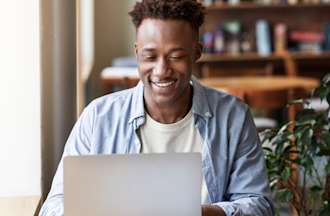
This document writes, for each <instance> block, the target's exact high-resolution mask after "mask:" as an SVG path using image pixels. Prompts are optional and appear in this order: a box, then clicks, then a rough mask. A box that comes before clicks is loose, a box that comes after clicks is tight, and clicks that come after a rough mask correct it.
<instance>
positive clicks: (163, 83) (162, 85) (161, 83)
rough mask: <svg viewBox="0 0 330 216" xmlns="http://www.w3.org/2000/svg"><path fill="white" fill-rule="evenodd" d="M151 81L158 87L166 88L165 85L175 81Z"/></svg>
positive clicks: (167, 85)
mask: <svg viewBox="0 0 330 216" xmlns="http://www.w3.org/2000/svg"><path fill="white" fill-rule="evenodd" d="M151 83H152V84H154V85H155V86H157V87H160V88H167V87H169V86H171V85H173V84H174V83H175V81H160V82H152V81H151Z"/></svg>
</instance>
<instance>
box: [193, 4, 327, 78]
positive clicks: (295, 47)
mask: <svg viewBox="0 0 330 216" xmlns="http://www.w3.org/2000/svg"><path fill="white" fill-rule="evenodd" d="M329 11H330V3H315V1H314V3H297V4H293V5H291V4H282V3H281V4H256V3H253V2H252V1H251V2H242V3H236V4H228V3H224V2H221V3H217V1H216V2H215V3H212V4H210V5H208V6H206V19H205V23H204V25H203V26H202V31H201V34H202V35H201V38H202V40H203V42H204V46H205V44H207V43H205V42H208V41H207V40H205V37H204V36H205V35H204V34H205V33H210V32H211V33H212V34H213V35H212V36H213V39H212V40H213V41H212V43H213V47H212V48H213V50H210V49H209V50H207V49H206V52H205V53H204V54H203V56H202V58H201V59H200V61H199V63H200V71H201V76H218V75H219V76H228V75H230V74H226V69H229V71H233V70H239V69H244V70H245V71H246V69H247V67H251V68H255V67H259V68H260V69H262V68H267V67H268V68H270V67H271V70H272V73H275V74H299V75H302V76H311V77H316V78H320V77H322V76H323V75H324V74H325V73H329V72H330V49H329V47H327V48H326V49H325V43H324V41H325V38H326V36H325V35H326V33H325V32H326V30H325V29H326V26H327V25H330V12H329ZM259 20H263V21H266V22H267V24H268V28H269V29H268V32H269V36H270V37H269V40H270V41H269V46H270V49H271V50H270V52H269V53H268V54H266V55H260V54H259V53H260V50H258V44H257V43H258V41H257V36H256V34H257V33H256V32H257V27H256V23H257V22H258V21H259ZM230 22H236V24H237V23H238V24H239V35H236V37H237V38H236V39H237V40H238V41H239V43H242V41H243V40H244V39H243V36H242V35H248V37H247V38H249V39H248V40H249V41H250V49H249V50H247V51H244V50H243V49H242V45H241V44H240V45H239V48H237V47H236V51H234V52H232V51H231V52H228V51H227V47H225V46H226V45H224V44H228V41H226V40H228V36H226V35H225V34H226V30H223V29H225V27H224V26H225V25H226V23H230ZM277 24H282V25H284V27H285V39H284V40H285V41H284V43H283V42H282V43H283V44H284V45H285V47H284V48H282V50H280V51H278V50H276V44H275V43H276V42H277V41H278V38H276V34H275V32H276V30H275V26H276V25H277ZM218 29H222V30H223V31H222V33H221V34H224V36H223V35H222V36H223V40H224V41H223V42H222V43H221V44H222V45H223V46H224V47H223V50H220V52H216V51H215V50H214V49H215V48H214V44H215V41H216V39H215V38H216V36H215V35H216V33H217V31H218ZM294 34H296V36H293V35H294ZM297 35H298V36H297ZM306 35H307V36H306ZM234 36H235V35H234ZM294 37H296V38H298V39H300V38H301V37H302V38H306V37H308V38H313V39H312V40H321V39H318V38H322V42H313V43H309V41H308V43H307V45H306V43H305V42H301V41H293V40H298V39H296V38H294ZM315 38H316V39H315ZM236 46H237V45H236ZM306 47H307V50H306ZM206 48H208V46H206ZM238 49H239V51H237V50H238ZM309 49H310V50H309ZM234 50H235V49H234ZM258 52H259V53H258ZM288 65H291V66H288ZM287 70H291V71H287ZM205 71H207V72H205ZM210 71H211V72H210ZM217 71H219V72H217ZM229 73H231V72H229Z"/></svg>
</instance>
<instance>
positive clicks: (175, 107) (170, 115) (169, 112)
mask: <svg viewBox="0 0 330 216" xmlns="http://www.w3.org/2000/svg"><path fill="white" fill-rule="evenodd" d="M188 91H189V92H188V95H189V97H181V99H180V100H178V101H176V103H175V104H157V103H152V102H151V101H150V102H148V101H147V100H146V99H145V108H146V111H147V112H148V114H149V115H150V116H151V118H152V119H154V120H155V121H157V122H159V123H163V124H171V123H175V122H177V121H179V120H181V119H183V118H184V117H185V116H186V114H187V113H188V112H189V110H190V109H191V106H192V89H191V87H190V88H189V89H188Z"/></svg>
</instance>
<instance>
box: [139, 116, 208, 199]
mask: <svg viewBox="0 0 330 216" xmlns="http://www.w3.org/2000/svg"><path fill="white" fill-rule="evenodd" d="M138 134H139V136H140V139H141V142H142V151H141V153H165V152H167V153H169V152H202V145H203V144H202V143H203V141H202V138H201V136H200V134H199V132H198V130H197V129H196V128H195V127H194V121H193V117H192V111H191V110H190V111H189V113H188V114H187V115H186V116H185V117H184V118H183V119H181V120H180V121H178V122H175V123H173V124H162V123H159V122H157V121H155V120H154V119H152V118H151V117H150V116H149V115H148V114H146V121H145V124H144V125H142V126H141V127H140V129H139V131H138ZM201 195H202V197H201V198H202V203H206V202H207V200H208V191H207V187H206V184H205V180H204V178H203V181H202V191H201Z"/></svg>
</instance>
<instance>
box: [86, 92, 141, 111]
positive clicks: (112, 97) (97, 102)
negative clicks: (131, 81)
mask: <svg viewBox="0 0 330 216" xmlns="http://www.w3.org/2000/svg"><path fill="white" fill-rule="evenodd" d="M135 88H136V87H134V88H130V89H125V90H121V91H118V92H115V93H110V94H107V95H104V96H101V97H99V98H96V99H94V100H93V101H92V102H91V103H90V104H89V105H88V108H91V109H94V110H95V111H96V113H97V115H102V114H105V113H109V112H114V111H118V112H120V110H122V109H123V108H124V107H125V104H127V103H128V102H130V101H131V100H132V98H133V94H134V91H135V90H136V89H135Z"/></svg>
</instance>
